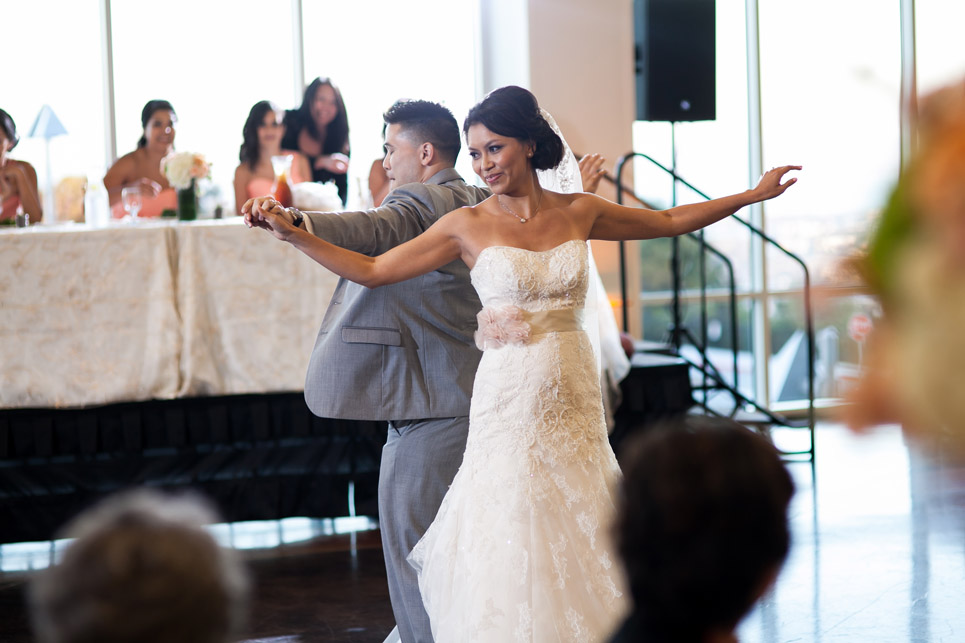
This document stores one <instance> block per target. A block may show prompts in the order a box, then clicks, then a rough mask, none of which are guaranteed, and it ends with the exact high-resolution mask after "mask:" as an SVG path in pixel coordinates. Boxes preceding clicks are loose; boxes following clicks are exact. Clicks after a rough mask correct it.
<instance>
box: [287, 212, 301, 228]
mask: <svg viewBox="0 0 965 643" xmlns="http://www.w3.org/2000/svg"><path fill="white" fill-rule="evenodd" d="M288 214H290V215H292V225H293V226H295V227H296V228H300V227H302V222H303V221H304V220H305V215H304V214H302V213H301V212H299V211H298V210H296V209H295V208H288Z"/></svg>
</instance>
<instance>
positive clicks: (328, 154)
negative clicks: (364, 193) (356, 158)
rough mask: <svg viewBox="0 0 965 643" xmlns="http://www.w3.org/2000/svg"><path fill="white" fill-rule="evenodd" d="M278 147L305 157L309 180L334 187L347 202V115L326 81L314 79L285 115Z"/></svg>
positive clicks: (333, 89)
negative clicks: (299, 103) (310, 175)
mask: <svg viewBox="0 0 965 643" xmlns="http://www.w3.org/2000/svg"><path fill="white" fill-rule="evenodd" d="M285 128H286V129H285V135H284V136H283V137H282V139H281V146H282V147H283V148H284V149H288V150H298V151H299V152H301V153H302V154H304V155H305V156H307V157H308V160H309V163H310V165H311V169H312V181H316V182H318V183H329V182H332V183H334V184H335V187H337V188H338V198H340V199H341V200H342V203H343V204H344V203H345V202H346V201H347V200H348V175H347V172H348V158H349V155H350V154H351V152H350V150H349V144H348V114H347V113H346V111H345V103H344V102H343V101H342V93H341V92H340V91H339V90H338V87H336V86H335V85H334V84H333V83H332V81H331V80H330V79H328V78H321V77H319V78H316V79H315V80H313V81H312V83H311V84H310V85H309V86H308V88H307V89H306V90H305V97H304V98H303V99H302V104H301V106H300V107H299V108H298V109H290V110H287V111H286V112H285Z"/></svg>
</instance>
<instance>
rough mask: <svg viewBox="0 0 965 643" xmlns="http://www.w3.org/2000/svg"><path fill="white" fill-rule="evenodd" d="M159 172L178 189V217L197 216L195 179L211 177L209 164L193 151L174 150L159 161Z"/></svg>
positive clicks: (184, 218)
mask: <svg viewBox="0 0 965 643" xmlns="http://www.w3.org/2000/svg"><path fill="white" fill-rule="evenodd" d="M161 172H163V173H164V177H165V178H166V179H167V180H168V183H170V184H171V186H172V187H173V188H174V189H175V190H177V191H178V218H179V219H181V220H193V219H197V218H198V192H197V180H198V179H206V178H211V165H210V164H209V163H208V162H207V161H206V160H205V158H204V156H203V155H201V154H197V153H194V152H175V153H174V154H169V155H168V156H165V157H164V159H162V161H161Z"/></svg>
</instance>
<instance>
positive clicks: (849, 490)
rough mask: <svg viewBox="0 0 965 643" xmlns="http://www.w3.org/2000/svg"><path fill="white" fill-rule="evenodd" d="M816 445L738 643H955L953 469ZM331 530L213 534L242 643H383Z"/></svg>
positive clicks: (370, 570)
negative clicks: (244, 580)
mask: <svg viewBox="0 0 965 643" xmlns="http://www.w3.org/2000/svg"><path fill="white" fill-rule="evenodd" d="M778 437H779V438H780V437H781V436H778ZM817 447H818V459H817V463H816V467H815V469H814V475H813V477H812V469H811V466H810V465H809V464H791V465H789V466H790V468H791V471H792V473H793V474H794V477H795V480H796V482H797V487H798V493H797V495H796V497H795V499H794V502H793V504H792V516H793V518H792V520H793V530H794V544H793V547H792V550H791V554H790V557H789V559H788V562H787V565H786V566H785V568H784V571H783V573H782V574H781V577H780V579H779V581H778V584H777V586H776V588H775V589H774V590H773V591H772V592H771V593H770V594H769V595H768V596H767V597H765V600H764V601H763V603H762V604H761V605H760V607H759V608H757V609H756V610H755V611H754V612H753V613H752V614H751V615H750V616H749V617H748V618H747V620H746V621H745V622H744V623H743V624H742V626H741V628H740V633H741V639H742V640H743V641H744V642H745V643H758V642H759V643H776V642H787V643H791V642H794V643H797V642H802V643H809V642H815V643H817V642H819V641H874V642H876V643H886V642H890V641H895V642H898V641H901V642H915V643H918V642H922V643H924V642H951V641H965V466H962V467H955V466H950V465H947V464H945V465H940V464H938V463H936V462H935V461H934V460H929V459H924V458H922V457H920V456H916V455H914V452H913V451H910V450H909V449H908V448H907V447H906V445H905V443H904V441H903V439H902V436H901V433H900V431H899V430H898V429H897V428H893V427H892V428H883V429H879V430H877V431H875V432H873V433H872V434H870V435H866V436H855V435H852V434H851V433H849V432H847V431H845V430H844V429H842V428H841V427H839V426H836V425H831V424H824V425H822V426H821V427H820V428H819V430H818V436H817ZM333 531H339V529H337V528H333V525H332V524H331V523H325V522H324V521H302V522H297V521H295V522H293V521H288V522H285V523H284V524H277V523H269V524H264V525H256V526H253V527H252V526H249V527H248V528H247V529H244V528H242V529H241V530H240V531H236V532H235V533H233V534H227V535H225V534H219V536H220V537H222V538H229V539H233V541H234V542H236V544H244V545H245V546H249V547H251V546H253V547H256V548H254V549H247V550H246V553H245V556H246V557H247V558H248V560H249V561H250V563H251V567H252V571H253V574H254V576H255V578H256V583H257V589H256V596H255V604H254V607H253V615H252V621H251V627H250V628H249V631H248V634H247V640H248V641H249V642H250V643H253V642H254V641H266V642H267V641H270V642H271V643H308V642H314V641H327V642H338V643H341V642H349V641H352V642H358V643H369V642H372V643H380V642H381V641H382V639H383V638H384V636H385V634H386V633H387V632H388V630H389V629H390V628H391V626H392V614H391V610H390V608H389V605H388V594H387V591H386V588H385V570H384V568H383V561H382V556H381V549H380V546H379V539H378V532H377V531H362V532H358V533H357V534H355V535H350V534H348V535H347V534H342V535H339V534H337V533H335V534H333V533H332V532H333ZM299 534H300V535H299ZM303 538H304V539H303ZM279 543H282V544H279ZM258 547H260V548H258ZM32 556H34V558H32V559H31V558H29V557H28V558H27V559H23V556H22V555H21V557H20V558H19V559H18V558H13V557H12V554H10V553H7V555H6V557H5V558H3V559H0V564H6V565H7V566H8V567H9V566H16V565H18V564H20V565H21V566H30V565H33V566H36V565H38V564H41V563H42V561H43V559H44V558H49V556H50V554H49V548H48V551H46V552H44V551H41V552H39V553H35V554H33V555H32ZM18 560H19V561H20V562H18ZM24 560H26V561H27V565H23V561H24ZM31 560H32V561H33V562H30V561H31ZM28 576H29V573H28V572H22V571H13V572H7V573H0V641H3V642H8V643H26V642H27V641H29V640H30V636H29V630H28V627H27V620H26V615H25V613H24V608H23V600H22V590H23V587H24V585H25V579H26V578H27V577H28Z"/></svg>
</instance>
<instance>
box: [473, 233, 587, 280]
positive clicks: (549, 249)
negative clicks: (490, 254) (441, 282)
mask: <svg viewBox="0 0 965 643" xmlns="http://www.w3.org/2000/svg"><path fill="white" fill-rule="evenodd" d="M571 243H586V241H585V240H584V239H570V240H569V241H564V242H563V243H561V244H559V245H556V246H553V247H552V248H547V249H546V250H530V249H529V248H517V247H516V246H486V247H485V248H483V249H482V250H480V251H479V254H478V255H476V263H474V264H473V265H472V268H470V269H469V272H470V273H472V271H473V270H475V269H476V266H478V265H479V261H480V260H481V259H482V257H483V253H485V252H486V251H487V250H494V249H502V250H519V251H520V252H527V253H530V254H537V255H539V254H546V253H548V252H554V251H556V250H559V249H560V248H562V247H564V246H567V245H569V244H571Z"/></svg>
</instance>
